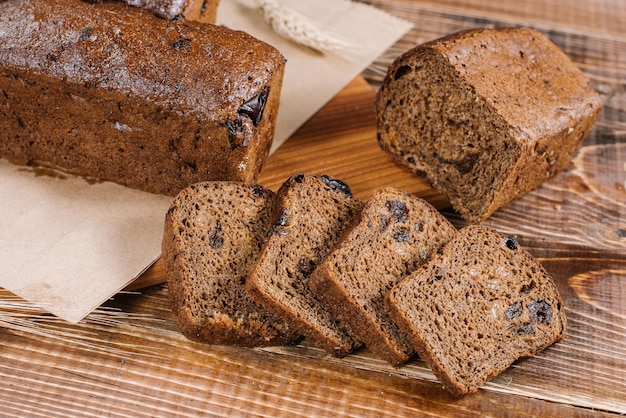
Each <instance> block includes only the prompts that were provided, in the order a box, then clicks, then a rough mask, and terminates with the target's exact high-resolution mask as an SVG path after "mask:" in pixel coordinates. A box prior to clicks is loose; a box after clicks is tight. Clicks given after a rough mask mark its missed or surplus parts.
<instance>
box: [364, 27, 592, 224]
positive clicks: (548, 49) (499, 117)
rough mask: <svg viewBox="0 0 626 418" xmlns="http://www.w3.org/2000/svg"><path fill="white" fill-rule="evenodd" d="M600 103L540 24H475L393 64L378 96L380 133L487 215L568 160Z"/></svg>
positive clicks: (420, 170)
mask: <svg viewBox="0 0 626 418" xmlns="http://www.w3.org/2000/svg"><path fill="white" fill-rule="evenodd" d="M601 106H602V103H601V99H600V97H599V95H598V94H597V93H596V92H595V91H594V90H593V89H592V88H591V87H590V86H589V80H588V78H587V77H586V76H585V75H584V74H583V73H582V72H581V71H580V70H579V69H578V68H577V67H576V65H575V64H574V63H572V61H571V60H570V59H569V58H568V57H567V56H566V55H565V54H564V53H563V52H562V51H560V50H559V49H558V48H557V46H555V45H554V44H553V43H552V42H550V40H549V39H547V38H546V37H545V36H543V35H542V34H541V33H540V32H538V31H536V30H533V29H529V28H499V29H475V30H468V31H463V32H459V33H455V34H452V35H449V36H447V37H445V38H441V39H437V40H434V41H431V42H428V43H426V44H423V45H419V46H417V47H415V48H413V49H411V50H410V51H407V52H406V53H405V54H403V55H402V56H400V57H398V58H397V59H396V60H395V61H394V63H393V64H392V65H391V66H390V67H389V70H388V73H387V75H386V77H385V80H384V82H383V85H382V87H381V88H380V89H379V91H378V93H377V98H376V109H377V110H376V111H377V124H378V142H379V145H380V146H381V148H382V149H383V150H384V151H386V152H387V153H388V154H389V155H390V156H391V158H392V159H393V160H394V161H395V162H396V163H398V164H399V165H400V166H402V167H404V168H406V169H408V170H409V171H412V172H414V173H417V174H420V175H423V176H425V177H426V178H427V179H428V180H429V181H430V182H431V183H432V184H433V185H434V186H435V187H436V188H437V189H438V190H439V191H441V192H442V193H444V194H446V195H447V196H448V198H449V199H450V202H451V204H452V206H453V207H454V209H455V210H456V211H457V212H459V214H460V215H461V216H462V217H463V218H464V219H465V220H467V221H468V222H470V223H479V222H481V221H482V220H484V219H486V218H487V217H488V216H490V215H491V214H492V213H493V212H494V211H495V210H497V209H498V208H501V207H502V206H504V205H506V204H508V203H509V202H511V201H512V200H514V199H516V198H518V197H520V196H522V195H523V194H525V193H527V192H529V191H530V190H532V189H534V188H536V187H538V186H539V185H540V184H541V183H542V182H544V181H545V180H547V179H549V178H551V177H552V176H554V175H556V174H557V173H558V172H560V171H561V170H562V169H563V168H565V167H566V166H567V165H568V164H569V162H570V160H571V158H572V155H573V154H574V152H575V151H576V149H577V148H578V146H579V145H580V143H581V142H582V140H583V138H584V137H585V135H586V134H587V132H588V131H589V129H590V128H591V126H592V125H593V123H594V122H595V120H596V118H597V116H598V113H599V111H600V109H601Z"/></svg>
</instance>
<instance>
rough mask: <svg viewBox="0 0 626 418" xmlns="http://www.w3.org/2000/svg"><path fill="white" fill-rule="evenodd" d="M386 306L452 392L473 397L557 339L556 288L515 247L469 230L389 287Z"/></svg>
mask: <svg viewBox="0 0 626 418" xmlns="http://www.w3.org/2000/svg"><path fill="white" fill-rule="evenodd" d="M386 305H387V307H388V309H389V313H390V315H391V316H392V318H393V319H394V321H396V323H397V324H398V325H399V326H400V327H401V328H402V329H403V330H404V331H405V332H406V333H407V335H408V336H409V338H410V340H411V341H412V343H413V345H414V347H415V348H416V350H417V352H418V354H419V356H420V357H421V358H422V359H423V360H425V361H426V362H427V363H428V364H429V365H430V366H431V368H432V370H433V373H434V374H435V376H437V378H438V379H439V380H440V381H441V383H442V384H443V385H444V386H445V387H446V388H447V389H448V390H449V391H450V392H452V393H453V394H455V395H464V394H467V393H470V392H474V391H476V390H477V389H478V388H479V387H480V386H481V385H482V384H484V383H485V382H486V381H488V380H489V379H491V378H493V377H494V376H496V375H498V374H499V373H501V372H502V371H504V370H505V369H506V368H508V367H509V366H510V365H511V364H512V363H513V362H514V361H515V360H517V359H519V358H522V357H528V356H533V355H535V354H536V353H537V352H538V351H541V350H543V349H544V348H546V347H547V346H549V345H551V344H552V343H554V342H556V341H558V340H560V339H562V338H563V337H564V335H565V328H566V318H565V312H564V309H563V306H562V304H561V299H560V296H559V293H558V290H557V288H556V286H555V284H554V282H553V281H552V279H551V277H550V276H549V274H548V273H547V272H546V270H545V269H544V268H543V267H542V266H541V265H540V264H539V263H538V262H537V261H536V260H535V259H534V258H533V257H532V256H531V255H530V254H529V253H528V252H527V251H525V250H524V249H522V248H521V247H520V246H519V245H518V243H517V242H516V241H515V240H514V239H513V238H509V237H505V236H502V235H501V234H499V233H498V232H496V231H493V230H491V229H487V228H484V227H481V226H477V225H473V226H469V227H467V228H465V229H463V230H461V231H460V232H459V233H458V234H457V235H456V236H455V237H454V238H453V239H452V240H451V241H450V242H449V243H448V244H446V245H445V246H444V247H443V249H442V251H441V254H438V255H436V256H435V257H433V258H432V259H431V260H430V262H428V263H427V264H426V265H424V266H422V268H420V269H418V270H417V271H415V272H414V273H413V274H411V275H410V276H408V277H407V278H405V279H404V280H402V281H401V282H400V283H399V284H397V285H396V286H395V287H394V288H393V289H392V290H391V292H389V294H388V295H387V298H386Z"/></svg>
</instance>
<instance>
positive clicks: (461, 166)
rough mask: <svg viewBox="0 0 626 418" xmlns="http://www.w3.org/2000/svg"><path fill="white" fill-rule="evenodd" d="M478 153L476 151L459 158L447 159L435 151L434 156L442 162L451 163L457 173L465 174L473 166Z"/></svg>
mask: <svg viewBox="0 0 626 418" xmlns="http://www.w3.org/2000/svg"><path fill="white" fill-rule="evenodd" d="M479 156H480V154H478V153H469V154H467V155H466V156H465V158H462V159H460V160H448V159H445V158H443V157H441V156H440V155H439V154H437V153H435V154H434V157H435V158H437V160H439V161H440V162H441V163H442V164H451V165H453V166H454V167H455V168H456V169H457V171H458V172H459V174H467V173H469V172H470V171H472V169H473V168H474V165H475V164H476V162H477V161H478V157H479Z"/></svg>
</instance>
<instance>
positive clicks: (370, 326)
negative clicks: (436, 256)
mask: <svg viewBox="0 0 626 418" xmlns="http://www.w3.org/2000/svg"><path fill="white" fill-rule="evenodd" d="M455 233H456V229H455V228H454V226H452V224H450V223H449V222H448V221H447V220H446V218H444V217H443V216H442V215H441V214H440V213H439V212H438V211H437V210H436V209H435V208H433V207H432V206H431V205H430V204H428V203H427V202H426V201H424V200H422V199H420V198H418V197H415V196H413V195H411V194H409V193H405V192H402V191H399V190H396V189H393V188H385V189H381V190H378V191H376V192H375V193H374V194H373V195H372V197H371V198H370V199H369V200H368V201H367V202H366V204H365V206H364V208H363V210H362V211H361V213H360V215H359V216H358V217H357V219H356V222H355V223H354V225H352V226H351V228H350V229H349V230H348V231H347V232H346V233H345V234H344V235H343V237H342V239H341V240H340V241H339V242H338V243H337V245H336V247H335V248H334V249H333V251H332V252H331V253H330V254H328V256H327V257H326V259H325V260H324V262H322V264H320V265H319V266H318V267H317V269H315V270H314V271H313V274H312V275H311V278H310V287H311V289H312V291H313V292H314V294H315V295H316V296H317V297H318V298H319V299H320V300H321V301H322V302H323V303H324V304H325V305H326V307H327V308H328V309H329V310H330V311H331V312H332V313H333V314H334V315H335V318H336V320H337V321H338V322H340V323H342V324H345V325H346V326H347V327H348V329H349V331H350V333H351V334H352V335H354V336H355V337H356V338H357V339H358V340H360V341H362V342H363V343H365V345H366V346H367V347H368V348H369V349H370V351H371V352H372V353H374V354H376V355H377V356H379V357H380V358H382V359H384V360H386V361H388V362H389V363H391V364H394V365H399V364H402V363H404V362H405V361H407V360H408V359H409V358H410V357H411V356H412V355H413V354H414V349H413V347H412V345H411V343H410V341H409V340H408V338H407V337H406V335H404V333H403V332H402V331H401V330H400V329H399V328H398V327H397V325H396V324H395V323H394V322H393V321H392V320H391V319H390V318H389V316H388V314H387V312H386V309H385V305H384V298H385V294H386V293H387V292H388V291H389V290H390V289H391V288H392V287H393V286H394V285H395V284H396V283H397V282H398V281H400V280H401V279H402V278H403V277H405V276H407V275H408V274H410V273H411V272H413V271H414V270H415V269H416V268H418V267H419V266H420V265H422V264H423V263H425V262H426V261H427V260H428V259H429V258H430V257H431V255H432V253H433V252H435V251H437V249H439V248H440V247H441V246H442V245H443V244H444V243H445V242H447V241H448V240H449V239H450V238H451V237H452V235H453V234H455Z"/></svg>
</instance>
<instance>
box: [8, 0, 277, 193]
mask: <svg viewBox="0 0 626 418" xmlns="http://www.w3.org/2000/svg"><path fill="white" fill-rule="evenodd" d="M0 28H1V29H2V30H0V157H3V158H6V159H8V160H9V161H11V162H13V163H16V164H30V165H44V166H50V167H53V168H58V169H62V170H64V171H67V172H70V173H74V174H78V175H86V176H90V177H95V178H98V179H101V180H110V181H114V182H118V183H121V184H124V185H127V186H130V187H133V188H137V189H141V190H145V191H149V192H154V193H161V194H168V195H175V194H176V193H177V192H178V191H180V190H181V189H183V188H184V187H185V186H187V185H189V184H192V183H195V182H198V181H204V180H234V181H242V182H246V183H253V182H254V181H255V180H256V177H257V176H258V173H259V172H260V170H261V168H262V166H263V164H264V162H265V159H266V157H267V155H268V154H269V150H270V146H271V142H272V139H273V134H274V126H275V120H276V116H277V111H278V105H279V98H280V90H281V83H282V75H283V71H284V64H285V60H284V58H283V56H282V55H281V54H280V53H279V52H278V51H277V50H276V49H274V48H273V47H271V46H269V45H267V44H265V43H263V42H261V41H259V40H257V39H255V38H253V37H251V36H249V35H247V34H245V33H243V32H237V31H232V30H229V29H227V28H223V27H219V26H213V25H206V24H201V23H198V22H191V21H187V20H184V19H179V20H174V21H169V20H165V19H160V18H158V17H156V16H154V15H153V14H152V13H150V12H148V11H147V10H144V9H141V8H135V7H128V6H126V5H124V4H123V3H105V4H89V3H86V2H83V1H79V0H54V1H53V0H36V1H35V0H13V1H9V2H4V3H0ZM35 28H36V29H35Z"/></svg>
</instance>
